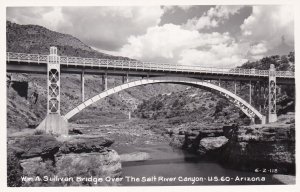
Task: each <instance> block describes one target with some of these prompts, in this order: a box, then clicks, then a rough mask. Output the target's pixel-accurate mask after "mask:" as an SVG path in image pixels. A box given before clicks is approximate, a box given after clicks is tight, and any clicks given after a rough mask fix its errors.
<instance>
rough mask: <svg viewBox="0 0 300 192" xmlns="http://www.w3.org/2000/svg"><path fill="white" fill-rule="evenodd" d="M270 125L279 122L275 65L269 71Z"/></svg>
mask: <svg viewBox="0 0 300 192" xmlns="http://www.w3.org/2000/svg"><path fill="white" fill-rule="evenodd" d="M268 116H269V123H272V122H276V121H277V112H276V70H275V66H274V65H273V64H271V65H270V70H269V114H268Z"/></svg>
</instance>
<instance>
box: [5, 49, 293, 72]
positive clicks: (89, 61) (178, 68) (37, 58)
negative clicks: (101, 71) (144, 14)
mask: <svg viewBox="0 0 300 192" xmlns="http://www.w3.org/2000/svg"><path fill="white" fill-rule="evenodd" d="M6 60H7V61H8V62H9V61H17V62H28V63H38V64H46V63H47V55H39V54H27V53H12V52H7V54H6ZM60 64H61V65H67V66H69V65H75V66H83V67H84V66H87V67H102V68H121V69H136V70H155V71H169V72H189V73H211V74H228V75H247V76H269V70H257V69H242V68H208V67H200V66H189V65H178V64H175V65H174V64H169V63H153V62H141V61H133V60H112V59H97V58H81V57H67V56H60ZM276 76H277V77H283V78H293V77H294V72H292V71H276Z"/></svg>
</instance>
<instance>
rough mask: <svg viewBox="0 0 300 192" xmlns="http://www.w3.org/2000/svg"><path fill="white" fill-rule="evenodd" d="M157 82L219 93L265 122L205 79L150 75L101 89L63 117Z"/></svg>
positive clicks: (244, 105)
mask: <svg viewBox="0 0 300 192" xmlns="http://www.w3.org/2000/svg"><path fill="white" fill-rule="evenodd" d="M157 83H173V84H183V85H190V86H193V87H198V88H201V89H205V90H208V91H211V92H213V93H215V94H218V95H220V96H221V97H223V98H226V99H227V100H228V101H230V102H231V103H233V104H234V105H235V106H237V107H238V108H239V109H241V110H242V111H243V112H244V113H245V114H246V115H247V116H248V117H250V118H251V119H253V120H254V118H258V119H259V120H260V121H261V123H262V124H265V123H266V118H265V116H264V115H262V114H261V113H260V112H259V111H258V110H256V109H255V108H254V107H253V106H251V105H250V104H249V103H248V102H246V101H245V100H243V99H242V98H241V97H239V96H237V95H235V94H234V93H232V92H230V91H228V90H226V89H224V88H222V87H220V86H217V85H214V84H212V83H210V82H207V81H202V80H199V79H193V78H186V77H164V76H163V77H152V78H147V79H140V80H136V81H131V82H128V83H125V84H122V85H119V86H116V87H114V88H111V89H108V90H106V91H103V92H102V93H100V94H98V95H96V96H94V97H92V98H90V99H88V100H86V101H85V102H83V103H81V104H80V105H78V106H77V107H75V108H74V109H72V110H71V111H70V112H68V113H67V114H66V115H65V116H64V118H66V119H67V120H69V119H70V118H72V117H73V116H74V115H76V114H77V113H79V112H80V111H82V110H83V109H84V108H86V107H88V106H89V105H91V104H93V103H95V102H97V101H99V100H100V99H103V98H105V97H107V96H110V95H112V94H114V93H117V92H120V91H122V90H125V89H128V88H131V87H137V86H140V85H147V84H157Z"/></svg>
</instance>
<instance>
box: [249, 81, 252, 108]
mask: <svg viewBox="0 0 300 192" xmlns="http://www.w3.org/2000/svg"><path fill="white" fill-rule="evenodd" d="M251 100H252V82H251V80H250V83H249V103H250V105H251Z"/></svg>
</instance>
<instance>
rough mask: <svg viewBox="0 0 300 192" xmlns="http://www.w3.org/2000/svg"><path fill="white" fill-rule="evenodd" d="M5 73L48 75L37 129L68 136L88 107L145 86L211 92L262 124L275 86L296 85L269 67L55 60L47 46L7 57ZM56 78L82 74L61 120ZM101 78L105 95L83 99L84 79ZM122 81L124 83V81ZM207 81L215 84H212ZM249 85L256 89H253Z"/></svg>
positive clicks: (271, 113)
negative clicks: (258, 97) (242, 90)
mask: <svg viewBox="0 0 300 192" xmlns="http://www.w3.org/2000/svg"><path fill="white" fill-rule="evenodd" d="M6 62H7V69H6V70H7V72H10V73H42V74H45V73H46V74H47V91H48V99H47V116H46V118H45V119H44V120H43V121H42V122H41V123H40V125H39V126H38V127H37V129H41V130H44V131H46V132H52V133H56V134H62V135H67V134H68V120H69V119H70V118H72V117H73V116H74V115H75V114H77V113H79V112H80V111H81V110H83V109H84V108H86V107H88V106H89V105H91V104H92V103H95V102H97V101H98V100H100V99H102V98H105V97H107V96H109V95H112V94H114V93H117V92H119V91H122V90H125V89H128V88H131V87H136V86H141V85H147V84H158V83H173V84H184V85H189V86H193V87H198V88H200V89H205V90H208V91H210V92H213V93H215V94H217V95H219V96H221V97H224V98H226V99H227V100H228V101H230V102H231V103H233V104H234V105H235V106H237V107H238V108H239V109H241V110H242V111H243V112H244V113H245V114H246V115H247V116H248V117H249V118H250V119H251V120H254V119H258V120H260V122H261V123H263V124H264V123H267V122H269V123H270V122H275V121H277V114H276V85H277V84H288V85H293V86H294V84H295V75H294V72H291V71H276V70H275V67H274V65H272V64H271V66H270V69H269V70H256V69H241V68H233V69H220V68H203V67H197V66H185V65H177V64H176V65H172V64H159V63H151V62H140V61H132V60H107V59H96V58H79V57H67V56H61V57H60V56H58V55H57V48H56V47H50V55H37V54H25V53H9V52H8V53H7V55H6ZM61 73H72V74H81V95H82V103H81V104H80V105H78V106H77V107H75V108H74V109H73V110H71V111H69V112H68V113H67V114H65V115H64V116H62V115H61V112H60V103H61V102H60V91H61V90H60V85H61V80H60V76H61ZM85 74H100V75H102V82H104V85H103V86H104V91H103V92H102V93H100V94H98V95H96V96H94V97H92V98H90V99H87V100H86V99H85V97H84V95H85V94H84V81H85V80H84V75H85ZM108 75H118V76H122V77H123V83H124V84H122V85H119V86H116V87H114V88H110V89H108V88H107V76H108ZM129 75H130V76H135V77H143V79H140V80H135V81H132V82H128V76H129ZM125 78H126V81H127V82H125ZM210 80H216V81H219V85H215V84H213V83H211V82H210ZM221 80H222V81H234V92H231V91H229V90H227V89H225V88H223V87H221V84H220V81H221ZM236 81H239V82H241V81H244V82H245V81H247V82H249V102H247V101H245V100H244V99H242V98H241V97H239V96H238V95H237V94H236ZM253 82H254V84H255V82H256V84H257V82H259V86H258V87H255V86H256V85H254V86H253ZM256 90H259V94H261V91H260V90H263V94H264V96H263V97H265V99H266V101H267V102H266V103H267V106H264V108H265V109H267V114H262V113H261V111H260V110H258V109H257V108H255V107H254V106H253V105H252V104H253V103H252V95H253V94H254V92H255V91H256Z"/></svg>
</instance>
